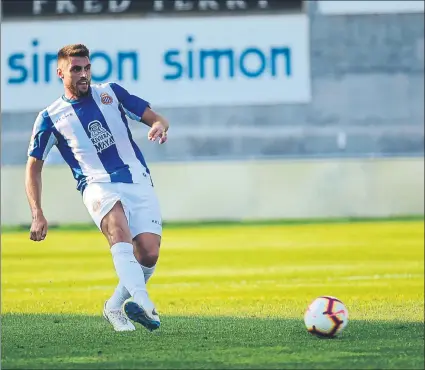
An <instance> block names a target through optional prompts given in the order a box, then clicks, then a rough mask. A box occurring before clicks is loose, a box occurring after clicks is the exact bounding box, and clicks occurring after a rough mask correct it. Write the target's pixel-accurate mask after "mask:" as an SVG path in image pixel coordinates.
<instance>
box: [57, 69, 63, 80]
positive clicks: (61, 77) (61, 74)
mask: <svg viewBox="0 0 425 370" xmlns="http://www.w3.org/2000/svg"><path fill="white" fill-rule="evenodd" d="M56 74H57V75H58V77H59V78H60V79H61V80H63V72H62V69H61V68H56Z"/></svg>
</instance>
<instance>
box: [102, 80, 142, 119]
mask: <svg viewBox="0 0 425 370" xmlns="http://www.w3.org/2000/svg"><path fill="white" fill-rule="evenodd" d="M110 86H111V88H112V90H113V91H114V94H115V95H116V97H117V98H118V101H119V102H120V103H121V105H122V107H123V108H124V112H125V114H126V115H127V116H128V117H129V118H131V119H133V120H135V121H140V120H141V119H142V116H143V113H144V111H145V110H146V108H150V104H149V102H147V101H146V100H143V99H142V98H139V97H138V96H135V95H131V94H130V93H129V92H128V91H127V90H126V89H124V88H123V87H122V86H120V85H118V84H116V83H114V82H112V83H110Z"/></svg>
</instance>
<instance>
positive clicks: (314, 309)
mask: <svg viewBox="0 0 425 370" xmlns="http://www.w3.org/2000/svg"><path fill="white" fill-rule="evenodd" d="M304 323H305V326H306V328H307V330H308V332H309V333H310V334H312V335H314V336H317V337H320V338H333V337H336V336H337V335H340V334H341V332H342V331H343V330H344V329H345V327H346V326H347V324H348V310H347V308H346V307H345V305H344V303H342V301H340V300H339V299H338V298H336V297H332V296H321V297H318V298H316V299H315V300H314V301H313V302H312V303H311V304H310V305H309V306H308V308H307V311H306V312H305V314H304Z"/></svg>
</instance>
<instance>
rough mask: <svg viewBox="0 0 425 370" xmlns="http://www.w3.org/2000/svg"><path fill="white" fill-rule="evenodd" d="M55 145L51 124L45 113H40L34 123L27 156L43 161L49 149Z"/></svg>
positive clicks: (55, 140)
mask: <svg viewBox="0 0 425 370" xmlns="http://www.w3.org/2000/svg"><path fill="white" fill-rule="evenodd" d="M56 144H57V139H56V136H55V134H54V133H53V122H52V120H51V119H50V117H49V115H48V114H47V112H42V113H40V114H39V115H38V116H37V118H36V120H35V122H34V127H33V131H32V136H31V140H30V144H29V148H28V156H29V157H34V158H37V159H41V160H45V159H46V157H47V154H49V151H50V149H52V147H53V146H54V145H56Z"/></svg>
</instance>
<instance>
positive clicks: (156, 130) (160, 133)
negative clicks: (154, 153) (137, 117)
mask: <svg viewBox="0 0 425 370" xmlns="http://www.w3.org/2000/svg"><path fill="white" fill-rule="evenodd" d="M141 122H143V123H144V124H145V125H147V126H149V127H151V129H150V130H149V133H148V139H149V140H151V141H155V140H156V139H159V143H160V144H163V143H165V142H166V141H167V131H168V128H169V127H170V125H169V124H168V121H167V120H166V119H165V118H164V117H163V116H161V115H160V114H158V113H156V112H154V111H153V110H152V109H150V108H146V110H145V111H144V113H143V116H142V118H141Z"/></svg>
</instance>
